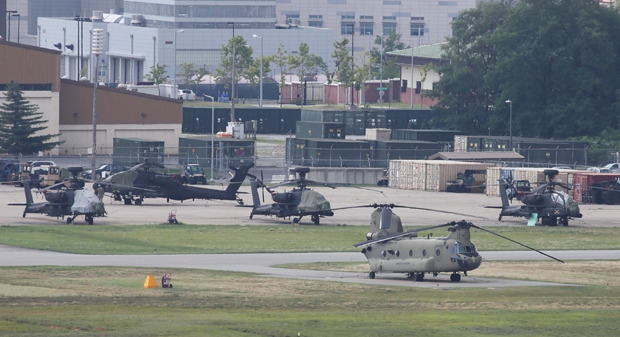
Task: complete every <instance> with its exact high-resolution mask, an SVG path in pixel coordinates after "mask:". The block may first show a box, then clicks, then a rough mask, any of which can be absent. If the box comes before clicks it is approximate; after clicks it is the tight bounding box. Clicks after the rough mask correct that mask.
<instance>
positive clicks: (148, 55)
mask: <svg viewBox="0 0 620 337" xmlns="http://www.w3.org/2000/svg"><path fill="white" fill-rule="evenodd" d="M476 2H477V1H476V0H452V1H432V2H431V1H425V0H409V1H396V0H313V1H307V0H264V1H259V0H244V1H233V0H231V1H227V0H219V1H215V0H192V1H190V0H184V1H181V0H126V1H125V2H124V13H123V14H122V15H121V14H106V13H101V12H99V13H98V12H94V13H93V17H92V18H89V19H92V22H78V21H75V19H74V18H39V20H38V25H37V28H38V36H37V45H38V46H40V47H44V48H50V49H53V48H58V49H59V50H61V51H62V65H61V69H62V74H63V76H66V77H67V78H71V79H77V78H82V77H85V78H86V79H88V80H90V81H94V80H95V75H94V74H98V76H97V80H98V81H99V82H107V83H116V84H136V83H138V82H140V81H143V77H144V75H145V74H147V73H149V72H150V69H151V67H153V66H154V65H157V64H159V65H166V66H167V71H168V75H169V76H170V78H173V74H174V73H175V71H174V69H175V68H176V69H177V71H176V73H178V72H179V69H180V65H181V64H183V63H192V64H194V65H195V67H197V68H200V67H205V68H206V69H207V70H208V71H210V72H212V73H213V72H215V69H216V68H217V67H218V66H219V64H220V61H221V49H222V46H223V45H225V44H227V43H228V41H229V39H230V38H231V37H232V36H233V34H234V35H241V36H243V37H244V38H245V40H246V41H247V44H248V45H249V46H251V47H252V49H253V53H254V57H255V58H257V57H260V55H261V40H262V53H263V55H264V56H268V55H273V54H275V53H276V51H277V49H278V48H279V47H280V46H282V47H284V50H286V51H287V52H288V53H289V54H293V53H295V52H296V51H297V50H298V48H299V45H300V44H301V43H302V42H305V43H307V44H308V45H309V46H310V52H311V53H312V54H315V55H318V56H321V57H322V58H323V59H324V60H325V62H326V63H327V64H328V67H329V68H330V70H333V68H334V67H335V64H334V62H333V60H332V58H331V54H332V51H333V43H334V42H335V41H340V40H342V39H343V38H347V39H349V40H351V38H353V43H354V51H355V52H356V53H359V52H364V51H366V50H368V49H370V48H374V47H377V46H375V45H374V44H373V42H374V39H375V37H376V36H377V35H388V34H390V33H391V32H394V33H397V34H401V41H402V42H404V43H405V44H406V45H413V46H418V45H427V44H434V43H439V42H443V41H444V40H445V37H446V36H450V35H451V28H450V22H451V21H452V20H453V18H455V17H456V16H457V15H458V13H459V12H460V11H462V10H464V9H468V8H471V7H474V6H475V4H476ZM82 27H83V28H82ZM93 28H101V29H103V30H104V48H103V50H104V53H103V54H102V55H101V56H99V60H98V62H96V63H97V66H96V67H95V59H94V57H91V53H90V46H91V42H90V41H91V32H92V29H93ZM352 33H353V36H351V34H352ZM254 35H258V36H260V37H262V39H259V38H254ZM78 45H79V46H80V47H79V48H78ZM70 47H72V48H73V49H71V48H70ZM78 55H81V62H80V65H78V59H79V57H78ZM175 60H176V63H175ZM175 64H176V67H175ZM95 68H96V69H95ZM273 75H274V74H266V76H272V77H273Z"/></svg>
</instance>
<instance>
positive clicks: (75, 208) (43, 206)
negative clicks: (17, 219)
mask: <svg viewBox="0 0 620 337" xmlns="http://www.w3.org/2000/svg"><path fill="white" fill-rule="evenodd" d="M68 170H69V172H71V174H72V175H73V176H72V178H71V179H70V180H68V181H63V182H60V183H58V184H55V185H52V186H49V187H46V188H44V189H42V190H39V192H41V193H43V195H44V196H45V200H46V201H44V202H38V203H35V202H34V200H33V198H32V190H31V186H30V184H31V181H30V180H25V181H24V191H25V194H26V208H25V209H24V214H23V217H26V214H28V213H36V214H45V215H47V216H51V217H56V218H63V219H64V218H65V217H67V220H66V221H67V224H70V223H72V222H73V221H74V220H75V218H76V217H78V216H80V215H83V216H84V218H85V219H86V222H87V223H88V224H89V225H92V224H93V222H94V220H93V218H95V217H100V216H105V214H106V212H105V207H104V206H103V202H101V200H99V198H97V196H96V195H95V194H94V193H93V192H91V191H88V190H85V189H84V181H83V180H81V179H78V178H77V175H78V173H80V172H81V171H82V168H81V167H70V168H69V169H68ZM13 205H15V204H13Z"/></svg>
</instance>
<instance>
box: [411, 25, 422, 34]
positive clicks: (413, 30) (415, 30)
mask: <svg viewBox="0 0 620 337" xmlns="http://www.w3.org/2000/svg"><path fill="white" fill-rule="evenodd" d="M411 36H424V23H412V24H411Z"/></svg>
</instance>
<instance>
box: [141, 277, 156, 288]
mask: <svg viewBox="0 0 620 337" xmlns="http://www.w3.org/2000/svg"><path fill="white" fill-rule="evenodd" d="M157 287H158V286H157V281H155V276H153V275H148V276H147V277H146V280H145V281H144V288H147V289H148V288H157Z"/></svg>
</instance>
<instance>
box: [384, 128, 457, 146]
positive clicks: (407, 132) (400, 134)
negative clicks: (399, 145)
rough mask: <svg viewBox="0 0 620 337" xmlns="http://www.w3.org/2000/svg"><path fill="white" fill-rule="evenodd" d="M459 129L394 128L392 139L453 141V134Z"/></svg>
mask: <svg viewBox="0 0 620 337" xmlns="http://www.w3.org/2000/svg"><path fill="white" fill-rule="evenodd" d="M461 133H462V132H461V131H454V130H432V129H431V130H428V129H424V130H419V129H394V130H392V139H393V140H424V141H429V142H450V143H452V142H454V139H455V135H458V134H461Z"/></svg>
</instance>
